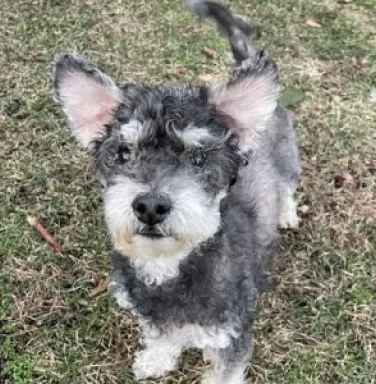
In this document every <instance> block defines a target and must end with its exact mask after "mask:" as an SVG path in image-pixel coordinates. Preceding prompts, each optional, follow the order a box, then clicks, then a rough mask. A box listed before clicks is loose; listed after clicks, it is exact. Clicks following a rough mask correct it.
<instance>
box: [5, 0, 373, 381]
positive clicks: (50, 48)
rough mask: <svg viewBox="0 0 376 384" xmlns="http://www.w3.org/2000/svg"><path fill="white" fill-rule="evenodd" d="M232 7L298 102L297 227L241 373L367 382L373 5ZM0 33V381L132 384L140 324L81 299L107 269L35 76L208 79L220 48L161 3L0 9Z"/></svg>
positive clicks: (283, 249)
mask: <svg viewBox="0 0 376 384" xmlns="http://www.w3.org/2000/svg"><path fill="white" fill-rule="evenodd" d="M232 3H233V8H234V9H236V10H237V11H238V12H240V13H246V14H247V15H248V16H249V18H250V19H251V20H252V22H253V24H254V25H257V26H259V27H260V30H261V38H260V39H259V40H257V41H255V44H256V45H257V46H258V47H260V48H266V49H267V50H268V51H270V52H271V53H272V54H273V56H274V57H275V58H276V60H277V62H278V63H279V66H280V69H281V87H282V91H283V92H285V94H289V93H290V95H291V92H292V93H294V92H296V93H299V94H300V95H301V94H304V98H301V100H300V102H299V104H296V105H293V106H292V110H293V113H294V116H295V119H296V125H297V130H298V133H299V137H300V147H301V152H302V158H303V174H302V177H301V182H300V186H299V191H298V199H299V203H300V206H304V213H302V214H301V216H302V224H301V227H300V230H299V231H298V232H296V233H284V234H281V245H280V256H279V261H280V262H279V263H278V264H277V265H276V268H275V269H276V270H275V274H274V275H275V288H274V290H273V291H272V292H270V293H268V294H267V295H264V296H263V297H261V298H260V301H259V306H258V317H257V321H256V324H255V339H256V342H255V353H254V359H253V364H252V365H251V366H250V368H249V375H250V377H251V378H252V380H253V382H254V383H257V384H266V383H269V384H284V383H286V384H287V383H288V384H308V383H317V384H322V383H329V384H331V383H333V384H341V383H343V384H358V383H359V384H360V383H362V384H371V383H375V382H376V363H375V362H376V299H375V297H376V263H375V259H376V250H375V243H376V236H375V233H376V197H375V196H376V155H375V153H376V144H375V143H376V134H375V132H376V131H375V129H376V80H375V79H376V77H375V73H376V48H375V47H376V23H375V20H376V6H375V2H374V1H371V0H353V1H350V2H348V3H346V2H342V1H335V0H327V1H319V0H317V1H313V0H307V1H303V0H298V1H297V0H286V1H282V0H268V1H264V2H260V1H256V0H236V1H235V0H234V1H233V2H232ZM309 17H314V18H315V19H316V20H317V21H318V22H319V23H320V25H321V27H320V28H312V27H310V26H308V25H307V24H306V20H307V19H308V18H309ZM0 19H1V20H2V22H1V23H0V65H1V72H0V100H1V102H0V174H1V180H0V216H1V226H0V263H1V270H0V287H1V290H0V319H1V322H0V372H1V373H0V382H1V383H3V382H4V383H6V384H21V383H22V384H24V383H25V384H26V383H38V384H39V383H67V384H71V383H128V384H132V383H134V379H133V376H132V373H131V370H130V367H131V364H132V357H133V356H134V353H135V351H136V350H137V348H138V338H139V330H138V327H137V322H136V320H135V319H134V318H133V317H132V316H131V315H130V314H129V313H127V312H123V311H121V310H120V309H119V308H118V307H117V306H116V305H115V302H114V300H113V299H112V298H111V297H109V296H107V295H106V294H104V295H101V296H99V297H96V298H90V297H89V293H90V291H91V289H92V288H93V286H95V284H96V282H97V281H98V280H99V279H101V278H103V277H105V276H106V274H107V271H108V259H107V253H106V241H107V238H106V231H105V227H104V222H103V218H102V215H101V208H100V207H101V203H100V197H99V191H98V186H97V184H96V182H95V179H94V176H93V173H92V168H91V164H90V159H89V156H88V155H87V154H86V153H84V152H83V151H81V150H80V149H79V148H78V146H77V145H76V143H75V142H74V140H73V139H72V138H71V137H70V133H69V129H68V128H67V126H66V124H65V122H64V120H63V118H62V115H61V113H60V111H59V110H58V108H57V107H56V106H55V105H53V103H52V100H51V84H50V73H51V66H50V62H51V60H52V58H53V56H54V55H55V54H56V53H58V52H61V51H66V50H69V51H72V50H73V51H85V52H87V53H88V54H89V56H90V58H91V61H92V62H93V63H95V64H97V65H99V66H100V67H102V68H104V69H105V70H106V71H107V72H108V73H109V74H111V75H112V76H114V77H115V78H116V79H118V80H122V81H146V82H153V83H158V82H163V81H176V80H178V81H195V80H197V79H198V78H200V77H201V78H203V77H204V76H203V75H205V76H206V78H211V79H213V81H216V80H220V79H223V78H225V76H226V74H227V73H228V65H229V55H228V49H227V44H226V42H225V41H222V40H219V39H218V37H217V36H216V33H215V30H214V28H213V27H212V26H211V25H210V24H207V23H202V24H200V23H198V22H197V20H196V19H195V18H194V17H192V16H191V15H190V14H189V13H188V12H187V11H186V10H185V9H184V6H183V4H182V1H174V0H159V1H158V2H151V1H150V2H148V1H143V2H140V1H136V0H132V1H130V0H129V1H126V0H111V1H109V0H85V1H77V0H69V1H66V0H65V1H63V0H43V1H36V0H35V1H32V0H30V1H27V2H26V1H23V0H13V1H3V2H2V4H1V7H0ZM204 47H209V48H212V49H214V50H215V51H216V58H215V59H214V60H213V59H210V58H208V57H206V56H205V55H204V54H203V52H202V50H203V48H204ZM372 95H373V96H372ZM346 174H350V175H351V178H350V182H348V183H346V182H343V180H344V178H343V176H344V175H346ZM28 215H36V216H38V218H39V219H40V220H41V221H42V222H43V223H44V224H45V226H46V227H48V229H49V230H50V232H51V233H53V234H54V236H55V237H56V238H57V239H58V240H59V241H60V242H61V243H63V244H64V252H63V253H62V254H60V255H55V254H53V253H51V251H50V250H49V249H48V248H47V246H46V245H45V243H44V242H43V241H42V240H41V239H40V238H39V236H38V235H37V234H36V232H35V231H34V229H33V228H30V227H29V226H28V224H27V221H26V217H27V216H28ZM204 368H205V366H204V363H203V362H202V360H201V358H200V355H199V354H198V353H197V352H195V351H193V352H190V353H187V354H185V355H184V357H183V358H182V359H181V365H180V368H179V371H178V372H176V373H174V374H171V375H169V376H166V377H165V378H162V379H161V380H160V381H158V382H160V383H165V384H167V383H195V382H198V378H199V377H200V375H201V373H202V371H203V370H204ZM149 382H150V383H152V381H149Z"/></svg>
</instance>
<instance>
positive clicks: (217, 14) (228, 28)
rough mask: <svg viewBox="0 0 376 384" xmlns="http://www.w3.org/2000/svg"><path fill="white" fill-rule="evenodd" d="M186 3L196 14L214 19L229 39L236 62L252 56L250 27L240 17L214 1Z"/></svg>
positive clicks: (198, 0)
mask: <svg viewBox="0 0 376 384" xmlns="http://www.w3.org/2000/svg"><path fill="white" fill-rule="evenodd" d="M186 3H187V5H188V7H189V8H190V9H191V10H192V12H194V13H196V14H197V15H199V16H201V17H208V18H211V19H214V21H215V22H216V23H217V25H218V28H219V30H220V31H222V32H224V33H225V34H226V35H227V37H228V39H229V41H230V46H231V50H232V53H233V55H234V58H235V61H236V64H240V63H241V62H242V61H244V60H246V59H248V58H250V57H251V56H252V54H253V50H252V48H251V46H250V44H249V40H250V37H251V35H252V29H251V27H250V26H249V25H248V24H247V23H246V22H245V21H244V20H243V19H242V18H241V17H239V16H237V15H234V14H232V13H231V12H230V11H229V9H227V8H226V7H225V6H223V5H221V4H218V3H216V2H214V1H206V0H186Z"/></svg>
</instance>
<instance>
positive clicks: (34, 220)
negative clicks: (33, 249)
mask: <svg viewBox="0 0 376 384" xmlns="http://www.w3.org/2000/svg"><path fill="white" fill-rule="evenodd" d="M27 222H28V223H29V224H30V225H31V226H33V227H34V228H35V229H36V230H37V232H38V233H39V234H40V235H41V236H42V237H43V239H44V240H45V241H46V243H47V244H48V245H49V246H50V248H52V250H53V251H54V252H56V253H60V252H61V251H62V249H63V247H62V246H61V245H60V244H59V243H58V242H57V241H56V240H55V239H54V238H53V237H52V236H51V235H50V234H49V233H48V231H47V229H46V228H45V227H43V225H42V224H41V223H40V222H39V221H38V219H37V218H36V217H35V216H28V217H27Z"/></svg>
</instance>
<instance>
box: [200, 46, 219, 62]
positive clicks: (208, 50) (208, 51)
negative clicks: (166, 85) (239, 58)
mask: <svg viewBox="0 0 376 384" xmlns="http://www.w3.org/2000/svg"><path fill="white" fill-rule="evenodd" d="M202 52H204V53H205V55H206V56H207V57H209V58H210V59H213V58H214V57H215V56H216V55H217V52H216V51H215V50H214V49H212V48H209V47H205V48H204V49H203V50H202Z"/></svg>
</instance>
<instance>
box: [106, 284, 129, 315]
mask: <svg viewBox="0 0 376 384" xmlns="http://www.w3.org/2000/svg"><path fill="white" fill-rule="evenodd" d="M108 290H109V291H110V292H113V295H114V297H115V299H116V301H117V303H118V305H119V307H120V308H123V309H132V308H133V307H134V305H133V303H132V302H131V300H130V298H129V295H128V292H127V291H126V290H125V289H124V287H123V286H122V285H120V284H118V283H117V282H115V281H111V282H110V283H109V285H108Z"/></svg>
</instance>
